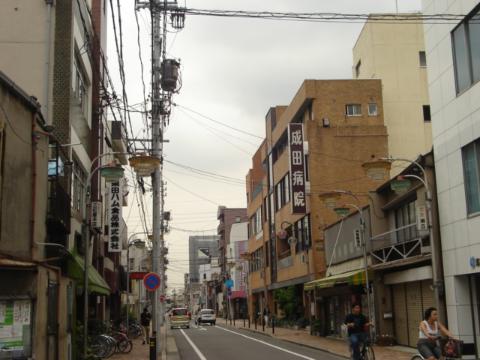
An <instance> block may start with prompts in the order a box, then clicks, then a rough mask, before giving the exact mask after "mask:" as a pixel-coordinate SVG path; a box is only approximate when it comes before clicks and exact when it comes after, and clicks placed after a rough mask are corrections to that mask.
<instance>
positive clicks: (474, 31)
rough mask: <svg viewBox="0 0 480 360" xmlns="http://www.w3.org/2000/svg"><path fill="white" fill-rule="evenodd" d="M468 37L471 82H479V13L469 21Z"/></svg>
mask: <svg viewBox="0 0 480 360" xmlns="http://www.w3.org/2000/svg"><path fill="white" fill-rule="evenodd" d="M468 36H469V47H470V56H471V58H472V71H473V81H474V82H477V81H479V80H480V11H478V12H477V13H476V14H475V15H474V16H473V17H472V18H471V19H470V21H469V24H468Z"/></svg>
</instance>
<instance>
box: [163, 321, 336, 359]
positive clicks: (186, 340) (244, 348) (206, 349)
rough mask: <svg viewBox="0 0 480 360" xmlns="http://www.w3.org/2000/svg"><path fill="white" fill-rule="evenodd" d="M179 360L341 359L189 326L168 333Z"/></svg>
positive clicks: (235, 333)
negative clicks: (171, 336) (173, 341)
mask: <svg viewBox="0 0 480 360" xmlns="http://www.w3.org/2000/svg"><path fill="white" fill-rule="evenodd" d="M170 331H171V332H172V334H173V335H174V337H175V340H176V342H177V347H178V351H179V353H180V358H181V359H182V360H267V359H275V360H301V359H305V360H317V359H318V360H340V359H343V360H344V358H342V357H338V356H335V355H331V354H329V353H326V352H323V351H319V350H314V349H310V348H307V347H304V346H300V345H295V344H291V343H289V342H285V341H281V340H278V339H273V338H271V337H269V336H265V335H262V334H256V333H252V332H249V331H244V330H238V329H231V328H228V329H227V328H225V327H222V326H221V325H220V326H219V325H217V326H208V325H205V326H200V327H197V326H195V325H193V323H192V326H191V327H190V329H182V330H181V329H173V330H170Z"/></svg>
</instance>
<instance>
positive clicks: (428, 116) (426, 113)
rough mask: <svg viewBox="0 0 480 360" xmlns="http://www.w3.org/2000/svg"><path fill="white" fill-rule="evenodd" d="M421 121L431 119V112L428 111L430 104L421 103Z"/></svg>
mask: <svg viewBox="0 0 480 360" xmlns="http://www.w3.org/2000/svg"><path fill="white" fill-rule="evenodd" d="M422 108H423V121H432V114H431V113H430V105H423V107H422Z"/></svg>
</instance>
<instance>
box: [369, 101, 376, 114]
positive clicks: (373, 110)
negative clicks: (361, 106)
mask: <svg viewBox="0 0 480 360" xmlns="http://www.w3.org/2000/svg"><path fill="white" fill-rule="evenodd" d="M377 115H378V110H377V104H375V103H372V104H368V116H377Z"/></svg>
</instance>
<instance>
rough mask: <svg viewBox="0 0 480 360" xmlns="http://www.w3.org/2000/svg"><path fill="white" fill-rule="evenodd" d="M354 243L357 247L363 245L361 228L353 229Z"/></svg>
mask: <svg viewBox="0 0 480 360" xmlns="http://www.w3.org/2000/svg"><path fill="white" fill-rule="evenodd" d="M353 243H354V244H355V247H356V248H361V247H362V233H361V232H360V229H355V230H353Z"/></svg>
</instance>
